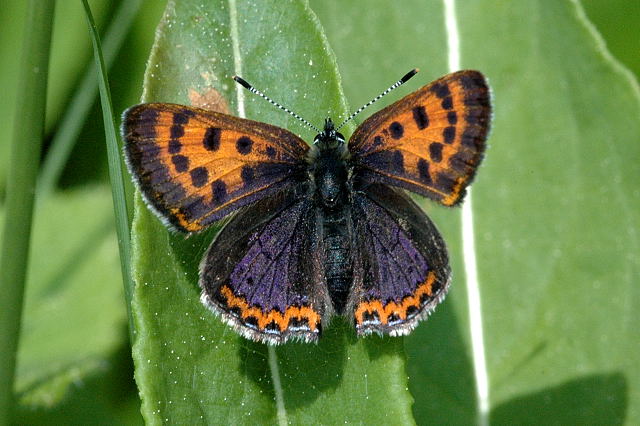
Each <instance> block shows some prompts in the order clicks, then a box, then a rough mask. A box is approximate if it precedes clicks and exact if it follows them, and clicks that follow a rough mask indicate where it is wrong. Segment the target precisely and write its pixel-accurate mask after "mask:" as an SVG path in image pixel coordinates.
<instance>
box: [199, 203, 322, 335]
mask: <svg viewBox="0 0 640 426" xmlns="http://www.w3.org/2000/svg"><path fill="white" fill-rule="evenodd" d="M294 192H295V191H294ZM294 192H291V191H283V192H281V193H279V194H276V195H275V196H273V197H270V198H268V199H265V200H262V201H259V202H257V203H256V204H253V205H251V206H249V207H248V208H246V209H245V210H243V211H241V212H240V213H239V214H237V215H236V216H235V217H234V218H233V219H232V220H231V221H230V222H229V223H228V224H227V225H226V226H225V227H224V228H223V229H222V231H221V232H220V233H219V234H218V236H217V238H216V239H215V240H214V242H213V243H212V244H211V247H210V248H209V250H208V252H207V254H206V256H205V258H204V259H203V261H202V264H201V266H200V287H201V288H202V297H201V300H202V302H203V303H204V304H205V305H206V306H208V307H209V308H210V309H211V310H212V311H214V312H215V313H218V314H220V315H221V317H222V319H223V320H224V321H225V322H227V323H228V324H230V325H231V326H233V327H234V328H235V329H236V330H237V331H238V332H239V333H240V334H242V335H243V336H245V337H247V338H249V339H252V340H255V341H261V342H265V343H272V344H279V343H284V342H286V341H287V340H290V339H299V340H304V341H317V339H318V338H319V336H320V333H321V329H322V320H323V316H324V314H325V310H326V309H325V308H326V306H327V303H328V300H329V299H328V292H327V289H326V282H325V280H324V277H323V274H322V265H321V264H320V256H319V251H318V247H319V244H318V235H319V229H318V221H317V220H316V215H315V210H314V209H313V207H312V203H311V201H310V200H309V199H308V198H306V197H304V196H300V195H301V194H295V193H294Z"/></svg>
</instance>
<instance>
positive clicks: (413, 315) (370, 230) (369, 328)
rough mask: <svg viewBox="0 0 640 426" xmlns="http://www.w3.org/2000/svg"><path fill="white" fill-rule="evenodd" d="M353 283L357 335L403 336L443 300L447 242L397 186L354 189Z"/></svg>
mask: <svg viewBox="0 0 640 426" xmlns="http://www.w3.org/2000/svg"><path fill="white" fill-rule="evenodd" d="M352 217H353V223H354V228H355V232H354V235H356V238H357V240H356V248H357V250H356V252H357V254H356V258H355V268H354V285H353V288H352V291H351V294H350V295H349V301H348V305H347V306H349V309H350V311H349V312H351V313H352V314H353V318H354V322H355V326H356V330H357V332H358V335H363V334H370V333H373V332H375V333H379V334H390V335H403V334H407V333H409V332H410V331H411V330H413V328H415V326H416V325H417V323H418V321H419V320H420V319H422V318H425V317H426V316H427V315H428V314H429V313H430V312H431V311H433V309H434V308H435V307H436V305H437V304H438V303H439V302H440V301H441V300H442V299H443V298H444V296H445V294H446V292H447V289H448V287H449V280H450V275H451V272H450V268H449V261H448V256H447V249H446V246H445V243H444V241H443V239H442V237H441V236H440V233H439V232H438V230H437V229H436V227H435V225H434V224H433V223H432V222H431V220H429V218H428V217H427V216H426V215H425V214H424V212H423V211H422V210H421V209H420V207H418V206H417V205H416V204H415V203H414V202H413V201H411V199H410V198H409V197H408V196H407V195H406V194H405V193H404V192H403V191H402V190H399V189H393V188H391V187H389V186H386V185H383V184H373V185H371V186H369V187H367V188H366V189H364V190H361V191H357V192H355V195H354V201H353V213H352Z"/></svg>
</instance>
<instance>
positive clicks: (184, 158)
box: [122, 103, 309, 232]
mask: <svg viewBox="0 0 640 426" xmlns="http://www.w3.org/2000/svg"><path fill="white" fill-rule="evenodd" d="M122 135H123V138H124V140H125V154H126V159H127V164H128V166H129V170H130V172H131V174H132V175H133V177H134V178H135V180H136V181H137V182H138V184H139V187H140V190H141V192H142V194H143V196H144V198H145V200H146V201H147V202H148V204H149V205H150V206H151V207H152V208H153V209H154V211H155V212H156V213H157V214H158V216H159V217H160V218H162V219H163V220H165V222H168V223H169V224H171V225H172V226H174V227H175V228H177V229H179V230H181V231H184V232H195V231H200V230H202V229H203V228H204V227H206V226H208V225H210V224H211V223H213V222H215V221H217V220H219V219H220V218H222V217H224V216H226V215H227V214H229V213H230V212H232V211H234V210H235V209H237V208H239V207H242V206H244V205H246V204H249V203H252V202H255V201H257V200H259V199H261V198H263V197H265V196H267V195H269V194H272V193H274V192H276V191H278V190H280V189H282V187H283V186H287V185H290V184H292V183H293V182H294V181H295V176H296V175H299V174H300V173H302V172H303V170H304V163H305V155H306V153H307V151H308V149H309V147H308V145H307V144H306V143H305V142H304V141H303V140H301V139H300V138H298V137H297V136H295V135H294V134H292V133H291V132H288V131H287V130H284V129H281V128H278V127H275V126H271V125H268V124H265V123H260V122H256V121H251V120H245V119H241V118H237V117H233V116H230V115H226V114H221V113H216V112H212V111H208V110H204V109H200V108H193V107H187V106H183V105H175V104H164V103H151V104H141V105H136V106H134V107H132V108H130V109H128V110H127V111H125V113H124V116H123V123H122Z"/></svg>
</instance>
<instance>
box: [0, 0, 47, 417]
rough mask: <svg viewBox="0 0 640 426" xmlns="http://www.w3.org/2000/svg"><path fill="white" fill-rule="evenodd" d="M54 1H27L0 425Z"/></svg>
mask: <svg viewBox="0 0 640 426" xmlns="http://www.w3.org/2000/svg"><path fill="white" fill-rule="evenodd" d="M54 6H55V2H54V0H45V1H43V0H30V1H29V6H28V9H27V20H26V25H25V33H24V44H23V46H24V47H23V57H22V73H21V74H22V80H21V83H20V88H19V92H18V93H19V95H18V105H17V109H16V115H15V117H16V118H15V122H14V126H15V127H14V128H15V131H14V134H13V144H12V152H11V161H10V164H9V175H8V178H7V201H6V218H5V223H4V237H3V240H2V241H3V245H2V252H0V425H6V424H8V423H9V422H10V419H11V415H12V414H11V413H12V412H13V381H14V377H15V367H16V353H17V348H18V341H19V337H20V323H21V321H20V320H21V315H22V304H23V303H22V302H23V299H24V287H25V285H24V284H25V279H26V270H27V262H28V255H29V239H30V236H31V218H32V214H33V199H34V192H35V184H36V177H37V175H38V165H39V162H40V149H41V146H42V136H43V132H44V117H45V106H46V97H47V96H46V95H47V74H48V67H49V50H50V47H51V28H52V25H53V12H54Z"/></svg>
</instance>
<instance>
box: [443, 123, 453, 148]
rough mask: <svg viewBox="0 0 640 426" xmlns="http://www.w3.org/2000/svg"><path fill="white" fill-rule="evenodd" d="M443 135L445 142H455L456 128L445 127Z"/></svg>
mask: <svg viewBox="0 0 640 426" xmlns="http://www.w3.org/2000/svg"><path fill="white" fill-rule="evenodd" d="M442 137H443V138H444V143H447V144H450V143H453V140H454V139H455V138H456V128H455V127H453V126H449V127H445V128H444V130H443V131H442Z"/></svg>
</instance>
